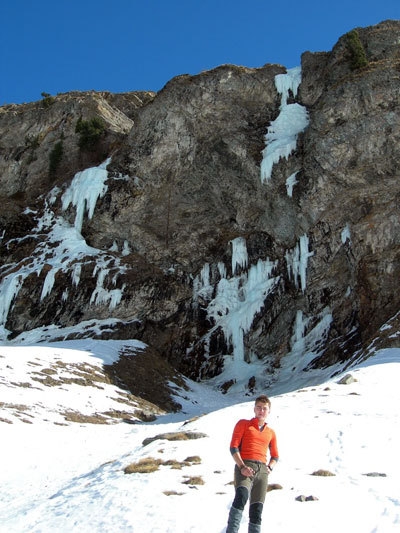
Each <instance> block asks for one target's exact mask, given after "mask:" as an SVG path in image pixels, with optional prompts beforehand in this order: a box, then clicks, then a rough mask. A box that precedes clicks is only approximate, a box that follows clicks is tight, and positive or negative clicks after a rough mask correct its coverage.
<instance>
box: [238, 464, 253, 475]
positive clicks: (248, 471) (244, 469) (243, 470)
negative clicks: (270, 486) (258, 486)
mask: <svg viewBox="0 0 400 533" xmlns="http://www.w3.org/2000/svg"><path fill="white" fill-rule="evenodd" d="M240 473H241V474H242V476H246V477H251V476H254V470H253V469H252V468H250V466H246V465H245V466H243V467H242V468H241V469H240Z"/></svg>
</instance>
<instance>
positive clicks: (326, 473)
mask: <svg viewBox="0 0 400 533" xmlns="http://www.w3.org/2000/svg"><path fill="white" fill-rule="evenodd" d="M311 475H312V476H322V477H329V476H335V475H336V474H333V473H332V472H330V471H329V470H323V469H322V468H321V469H320V470H316V471H315V472H313V473H312V474H311Z"/></svg>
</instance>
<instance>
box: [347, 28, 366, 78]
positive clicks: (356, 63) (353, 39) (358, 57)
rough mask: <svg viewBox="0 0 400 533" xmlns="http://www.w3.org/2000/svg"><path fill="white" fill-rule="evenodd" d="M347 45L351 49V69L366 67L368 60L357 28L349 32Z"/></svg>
mask: <svg viewBox="0 0 400 533" xmlns="http://www.w3.org/2000/svg"><path fill="white" fill-rule="evenodd" d="M347 45H348V48H349V51H350V62H351V63H350V66H351V70H357V69H359V68H362V67H366V66H367V65H368V60H367V56H366V54H365V50H364V47H363V45H362V42H361V40H360V36H359V34H358V31H357V30H352V31H350V32H349V33H348V34H347Z"/></svg>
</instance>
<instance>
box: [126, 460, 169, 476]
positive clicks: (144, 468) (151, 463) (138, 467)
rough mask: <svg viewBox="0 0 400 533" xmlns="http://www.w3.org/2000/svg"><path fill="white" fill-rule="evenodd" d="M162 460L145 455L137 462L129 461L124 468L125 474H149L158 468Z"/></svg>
mask: <svg viewBox="0 0 400 533" xmlns="http://www.w3.org/2000/svg"><path fill="white" fill-rule="evenodd" d="M160 464H162V461H161V460H160V459H154V458H153V457H145V458H144V459H140V461H138V462H137V463H131V464H129V465H128V466H126V467H125V468H124V473H125V474H151V473H152V472H156V470H158V469H159V467H160Z"/></svg>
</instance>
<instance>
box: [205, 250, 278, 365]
mask: <svg viewBox="0 0 400 533" xmlns="http://www.w3.org/2000/svg"><path fill="white" fill-rule="evenodd" d="M275 267H276V263H273V262H271V261H269V260H266V261H262V260H261V259H260V260H259V261H258V262H257V264H256V265H252V266H251V267H250V268H249V270H248V272H247V273H242V274H241V275H240V276H233V277H232V278H230V279H226V278H222V279H221V280H220V281H219V283H218V286H217V290H216V295H215V298H214V299H213V300H212V301H211V302H210V303H209V305H208V307H207V316H208V318H210V319H211V320H212V321H213V322H214V323H215V327H221V328H222V330H223V332H224V336H225V338H226V340H227V342H228V343H231V344H232V347H233V358H234V361H236V362H239V361H243V360H244V335H245V334H246V333H247V332H248V331H250V329H251V326H252V324H253V321H254V317H255V316H256V314H257V313H258V312H259V311H260V310H261V309H262V307H263V305H264V303H265V299H266V297H267V296H268V294H270V293H271V292H272V291H273V289H274V287H275V286H276V284H277V282H278V280H279V277H273V275H272V272H273V270H274V268H275Z"/></svg>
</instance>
